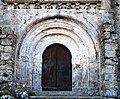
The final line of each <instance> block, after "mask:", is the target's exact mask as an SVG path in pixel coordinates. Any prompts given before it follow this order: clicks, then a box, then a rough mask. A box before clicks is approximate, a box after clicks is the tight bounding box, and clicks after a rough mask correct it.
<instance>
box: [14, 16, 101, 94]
mask: <svg viewBox="0 0 120 99" xmlns="http://www.w3.org/2000/svg"><path fill="white" fill-rule="evenodd" d="M94 37H95V34H94V33H91V32H90V31H89V30H88V29H87V27H86V26H85V25H83V24H81V23H80V22H78V21H75V20H72V19H71V20H70V19H67V18H58V17H55V18H47V19H45V20H43V21H40V22H38V23H36V25H34V26H32V28H29V30H28V28H27V31H24V32H23V34H22V35H21V38H20V39H19V41H18V46H17V50H16V53H17V54H16V55H17V56H16V79H17V80H18V81H22V82H27V85H28V86H31V87H32V88H33V89H34V90H35V92H36V93H37V92H40V91H42V90H41V75H42V54H43V52H44V50H45V49H46V48H47V47H48V46H49V45H51V44H54V43H59V44H62V45H64V46H66V47H67V48H68V49H69V50H70V52H71V55H72V83H73V84H72V86H73V87H72V90H78V91H80V90H81V89H80V88H81V86H80V85H79V83H80V82H81V83H82V84H83V85H82V86H84V87H85V88H90V83H89V82H90V79H91V78H92V80H93V81H94V82H99V78H98V77H99V76H98V75H99V72H97V73H96V72H95V71H96V70H97V71H99V55H96V54H97V51H98V49H99V48H98V45H97V46H96V44H97V42H98V41H97V37H96V38H94ZM93 68H94V70H93ZM81 69H82V73H81ZM33 71H34V73H33ZM23 72H24V73H23ZM93 74H94V75H96V77H92V76H93ZM17 77H18V78H17ZM98 85H99V84H98ZM96 87H98V86H96Z"/></svg>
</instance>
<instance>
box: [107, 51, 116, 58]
mask: <svg viewBox="0 0 120 99" xmlns="http://www.w3.org/2000/svg"><path fill="white" fill-rule="evenodd" d="M105 57H107V58H110V57H116V52H115V50H111V51H107V50H106V51H105Z"/></svg>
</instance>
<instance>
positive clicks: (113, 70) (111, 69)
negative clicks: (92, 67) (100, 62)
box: [104, 65, 115, 73]
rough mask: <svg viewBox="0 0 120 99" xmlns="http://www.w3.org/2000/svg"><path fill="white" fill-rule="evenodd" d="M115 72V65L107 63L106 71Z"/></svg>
mask: <svg viewBox="0 0 120 99" xmlns="http://www.w3.org/2000/svg"><path fill="white" fill-rule="evenodd" d="M114 72H115V67H114V66H110V65H105V71H104V73H114Z"/></svg>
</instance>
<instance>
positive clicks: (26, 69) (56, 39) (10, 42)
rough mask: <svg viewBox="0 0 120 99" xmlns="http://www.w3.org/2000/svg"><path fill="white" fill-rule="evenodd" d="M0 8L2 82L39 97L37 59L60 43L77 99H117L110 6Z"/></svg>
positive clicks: (106, 2) (39, 62) (0, 5)
mask: <svg viewBox="0 0 120 99" xmlns="http://www.w3.org/2000/svg"><path fill="white" fill-rule="evenodd" d="M0 8H1V9H0V10H1V11H0V19H1V20H0V21H1V22H0V27H1V28H0V29H1V30H0V38H1V39H0V55H1V61H0V64H1V65H0V66H1V68H0V72H1V73H0V75H1V76H0V77H1V79H2V80H15V81H18V82H22V83H27V86H28V87H29V88H30V89H31V90H35V91H38V94H39V92H41V67H42V53H43V52H44V50H45V48H46V47H47V46H49V45H50V44H53V43H60V44H63V45H65V46H66V47H67V48H68V49H69V50H70V52H71V54H72V66H73V74H72V75H73V78H72V80H73V81H72V82H73V90H74V91H77V92H79V94H78V95H86V96H89V95H93V96H95V95H99V96H106V97H117V95H118V94H117V92H118V90H117V89H118V82H117V75H118V68H117V66H118V58H117V55H116V54H117V50H118V43H117V42H118V41H117V39H118V36H117V34H116V32H117V33H118V34H119V29H118V27H119V25H118V24H117V25H116V28H114V20H113V18H114V16H113V15H114V13H113V12H114V11H113V9H111V1H110V0H103V1H102V2H95V3H88V2H84V3H82V4H80V3H79V2H77V3H69V2H66V3H64V4H62V3H49V2H48V3H47V4H46V3H42V4H40V3H36V4H35V5H33V4H30V5H29V4H27V3H26V4H15V3H14V4H13V5H9V4H6V3H4V4H3V3H2V2H1V3H0ZM35 8H36V9H35ZM116 9H117V8H116ZM116 11H117V10H116ZM117 13H119V12H118V11H117ZM117 15H118V16H119V14H117ZM117 19H118V17H117ZM116 22H117V21H116ZM5 74H6V75H7V74H8V76H6V77H4V76H5Z"/></svg>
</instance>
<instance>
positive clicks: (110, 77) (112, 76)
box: [104, 73, 116, 82]
mask: <svg viewBox="0 0 120 99" xmlns="http://www.w3.org/2000/svg"><path fill="white" fill-rule="evenodd" d="M104 79H105V81H110V82H112V81H115V80H116V75H115V74H111V73H105V74H104Z"/></svg>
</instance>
